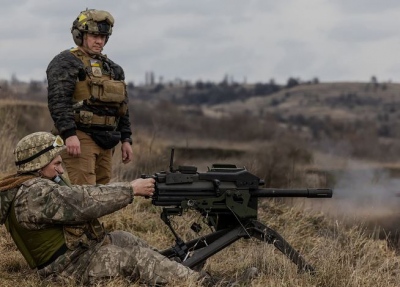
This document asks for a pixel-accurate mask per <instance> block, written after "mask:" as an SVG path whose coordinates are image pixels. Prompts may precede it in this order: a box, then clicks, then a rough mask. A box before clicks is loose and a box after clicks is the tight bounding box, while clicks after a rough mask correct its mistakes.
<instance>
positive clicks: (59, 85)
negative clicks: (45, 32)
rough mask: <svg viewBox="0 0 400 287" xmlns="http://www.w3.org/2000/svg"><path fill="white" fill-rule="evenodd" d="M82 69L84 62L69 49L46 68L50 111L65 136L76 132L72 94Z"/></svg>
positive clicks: (57, 126)
mask: <svg viewBox="0 0 400 287" xmlns="http://www.w3.org/2000/svg"><path fill="white" fill-rule="evenodd" d="M82 70H83V72H84V66H83V63H81V62H80V60H79V59H77V58H76V57H75V56H74V55H73V54H72V53H70V52H69V51H64V52H61V53H60V54H58V55H57V56H55V57H54V59H53V60H52V61H51V62H50V64H49V66H48V67H47V70H46V73H47V82H48V107H49V111H50V114H51V117H52V118H53V121H54V124H55V126H56V128H57V129H58V131H59V132H60V134H61V135H62V136H63V137H64V138H67V137H69V136H71V135H75V134H76V132H75V130H76V124H75V120H74V113H73V109H72V105H73V102H72V95H73V94H74V90H75V85H76V81H77V79H78V75H79V73H82Z"/></svg>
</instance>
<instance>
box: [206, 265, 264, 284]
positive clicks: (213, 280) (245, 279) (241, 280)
mask: <svg viewBox="0 0 400 287" xmlns="http://www.w3.org/2000/svg"><path fill="white" fill-rule="evenodd" d="M200 274H201V275H200V278H199V281H201V283H202V285H203V286H205V287H212V286H219V287H238V286H241V285H242V284H246V283H249V282H250V281H251V280H252V279H254V278H255V277H256V276H257V275H258V269H257V268H256V267H250V268H247V269H246V270H245V271H244V272H243V273H242V274H241V275H240V276H239V277H238V278H237V279H236V280H232V279H225V278H219V277H216V276H211V275H210V274H209V273H207V272H204V271H201V272H200Z"/></svg>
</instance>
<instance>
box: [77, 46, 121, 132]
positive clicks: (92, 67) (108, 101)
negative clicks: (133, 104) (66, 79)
mask: <svg viewBox="0 0 400 287" xmlns="http://www.w3.org/2000/svg"><path fill="white" fill-rule="evenodd" d="M70 52H71V53H72V54H73V55H74V56H75V57H77V58H78V59H80V60H81V61H82V62H83V64H84V66H85V73H86V75H85V78H84V79H83V80H80V79H78V81H77V82H76V85H75V91H74V94H73V102H74V107H75V108H74V110H75V121H76V122H77V124H78V126H79V125H83V126H84V127H99V128H101V127H106V128H109V127H114V128H116V127H117V125H118V117H120V116H123V115H125V114H126V111H127V108H128V107H127V104H126V103H127V93H126V84H125V82H124V81H118V80H115V79H114V71H113V69H112V68H111V67H110V66H109V64H108V63H106V62H105V61H101V60H98V59H93V58H91V57H89V56H88V55H86V54H85V53H83V52H82V51H81V50H79V49H78V48H73V49H71V50H70ZM106 66H107V68H105V67H106ZM83 102H84V103H85V104H86V105H88V106H96V107H97V108H100V109H101V108H104V109H107V108H112V109H114V110H115V111H116V113H115V114H114V115H111V116H109V115H107V116H104V115H96V114H95V113H93V112H91V111H86V110H82V109H81V107H82V104H81V103H83Z"/></svg>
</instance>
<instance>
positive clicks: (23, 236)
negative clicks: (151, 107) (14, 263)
mask: <svg viewBox="0 0 400 287" xmlns="http://www.w3.org/2000/svg"><path fill="white" fill-rule="evenodd" d="M64 149H65V146H64V142H63V140H62V139H61V138H60V137H59V136H57V137H56V136H54V135H52V134H51V133H47V132H36V133H33V134H30V135H28V136H26V137H24V138H23V139H21V140H20V141H19V142H18V144H17V146H16V148H15V151H14V153H15V158H16V162H15V163H16V166H17V173H16V174H14V175H11V176H8V177H6V178H3V179H2V180H1V181H0V204H1V205H0V211H1V212H0V224H5V225H6V228H7V230H8V231H9V232H10V234H11V237H12V238H13V240H14V242H15V244H16V245H17V247H18V249H19V250H20V252H21V253H22V255H23V256H24V258H25V259H26V261H27V262H28V264H29V266H30V267H31V268H36V269H37V272H38V274H39V276H40V278H41V279H46V280H52V281H58V282H61V283H66V282H68V283H72V282H73V283H78V284H84V285H87V284H93V283H96V281H97V280H99V279H101V278H114V277H124V278H127V279H130V280H132V281H137V280H140V281H141V282H145V283H146V284H151V285H159V284H166V283H168V282H173V281H174V280H179V281H181V280H192V281H200V282H202V284H204V285H206V286H211V285H214V284H219V286H221V285H220V284H221V283H222V282H221V281H219V280H216V279H215V278H212V277H211V276H210V275H209V274H207V273H203V272H200V273H199V272H196V271H193V270H192V269H190V268H188V267H186V266H184V265H182V264H180V263H178V262H175V261H173V260H169V259H168V258H166V257H164V256H163V255H161V254H159V253H158V252H157V251H155V250H154V248H152V247H150V246H149V245H148V244H147V243H146V242H145V241H143V240H141V239H140V238H138V237H136V236H134V235H132V234H131V233H128V232H125V231H113V232H106V231H105V230H104V229H103V226H102V225H101V224H100V222H99V221H98V218H99V217H101V216H104V215H107V214H110V213H113V212H115V211H117V210H119V209H121V208H123V207H125V206H127V205H128V204H130V203H132V201H133V199H134V197H135V196H148V197H151V196H152V195H153V193H154V190H155V189H154V188H155V181H154V179H152V178H147V179H136V180H133V181H132V182H117V183H110V184H106V185H96V186H92V185H85V186H78V185H73V186H71V185H70V184H68V183H67V182H66V181H65V180H63V179H62V177H61V175H62V174H63V171H64V170H63V167H62V158H61V156H60V152H61V151H62V150H64ZM253 271H254V270H252V272H253ZM252 272H250V273H252ZM247 273H248V272H247ZM225 283H229V284H231V283H232V282H228V281H225Z"/></svg>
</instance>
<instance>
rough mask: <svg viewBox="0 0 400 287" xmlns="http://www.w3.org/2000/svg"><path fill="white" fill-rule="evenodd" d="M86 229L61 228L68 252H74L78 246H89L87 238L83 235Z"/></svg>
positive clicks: (65, 226) (78, 227)
mask: <svg viewBox="0 0 400 287" xmlns="http://www.w3.org/2000/svg"><path fill="white" fill-rule="evenodd" d="M86 228H87V227H86V226H85V225H84V224H82V225H79V226H78V225H74V226H67V225H64V226H63V231H64V239H65V245H67V247H68V249H69V250H75V249H76V248H78V247H79V246H82V247H88V246H89V245H90V242H89V238H88V237H87V235H86V233H85V229H86Z"/></svg>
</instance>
